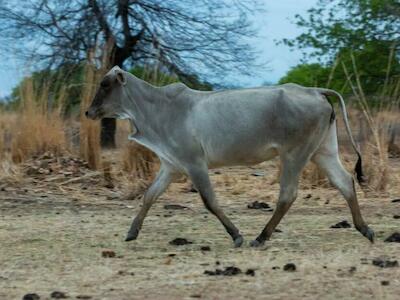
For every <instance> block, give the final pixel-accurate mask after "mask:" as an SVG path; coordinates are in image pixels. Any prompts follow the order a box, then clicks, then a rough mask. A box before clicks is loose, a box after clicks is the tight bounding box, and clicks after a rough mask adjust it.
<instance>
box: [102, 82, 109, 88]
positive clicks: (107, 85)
mask: <svg viewBox="0 0 400 300" xmlns="http://www.w3.org/2000/svg"><path fill="white" fill-rule="evenodd" d="M100 86H101V87H103V88H108V87H109V86H110V83H109V82H108V81H102V82H100Z"/></svg>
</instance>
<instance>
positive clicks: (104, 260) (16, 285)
mask: <svg viewBox="0 0 400 300" xmlns="http://www.w3.org/2000/svg"><path fill="white" fill-rule="evenodd" d="M391 165H392V167H393V170H392V171H393V172H392V174H393V175H391V176H392V180H391V183H390V188H389V191H388V193H386V194H384V195H367V196H366V195H365V194H364V193H363V192H361V191H359V193H358V195H359V198H360V204H361V209H362V212H363V215H364V218H365V219H366V220H367V222H368V223H369V224H370V225H371V227H372V228H373V229H374V230H375V233H376V242H375V244H370V243H369V241H368V240H367V239H365V238H364V237H362V236H361V235H360V234H359V233H358V232H357V231H356V230H355V229H354V228H353V226H352V228H339V229H333V228H330V226H331V225H333V224H336V223H338V222H340V221H342V220H348V221H349V222H350V223H351V218H350V212H349V209H348V208H347V206H346V203H345V201H344V199H343V198H342V197H341V196H340V195H339V193H338V192H337V191H336V190H334V189H331V188H315V189H312V188H311V187H308V186H307V185H306V184H302V188H301V190H300V192H299V196H298V199H297V201H296V202H295V203H294V205H293V206H292V208H291V209H290V211H289V213H288V215H287V216H286V217H285V218H284V219H283V221H282V222H281V224H280V225H279V226H278V228H279V229H280V230H281V231H282V232H277V233H275V234H274V236H273V238H272V239H271V240H270V241H268V242H267V243H266V245H265V246H264V247H262V248H259V249H253V248H250V247H249V245H248V243H249V241H251V240H252V239H254V238H255V237H256V236H257V235H258V234H259V232H260V231H261V229H262V228H263V226H264V225H265V224H266V222H267V220H268V219H269V218H270V217H271V215H272V212H270V211H265V210H256V209H249V208H247V205H248V204H250V203H251V202H253V201H262V202H266V203H268V204H270V205H271V206H272V207H274V206H275V202H276V198H277V195H278V184H271V181H272V180H273V178H274V176H275V173H276V169H275V167H273V164H272V163H264V164H262V165H259V166H256V167H253V168H245V167H241V168H230V169H221V170H217V171H215V170H213V171H210V174H211V177H212V181H213V183H214V185H215V189H216V193H217V196H218V198H219V202H220V204H221V206H222V207H223V209H224V210H225V212H226V214H227V215H228V216H230V217H231V219H232V221H233V222H234V223H235V224H236V225H237V226H238V228H239V229H240V230H241V232H242V233H243V236H244V238H245V244H244V245H243V246H242V247H241V248H238V249H235V248H233V245H232V242H231V240H230V238H229V237H228V235H227V234H226V233H225V231H224V229H223V227H222V226H221V224H220V223H219V222H218V221H217V220H216V219H215V218H214V217H213V216H212V215H210V213H208V212H207V211H206V209H205V208H204V207H203V204H202V203H201V200H200V197H199V196H198V194H197V193H193V192H188V191H187V183H174V184H172V185H171V187H170V188H169V190H168V191H167V192H166V193H165V194H164V195H163V196H162V197H161V198H160V199H159V201H158V202H157V203H156V204H155V205H154V207H153V208H152V209H151V210H150V213H149V215H148V217H147V219H146V220H145V223H144V226H143V229H142V231H141V233H140V235H139V238H138V240H136V241H133V242H129V243H126V242H124V238H125V234H126V232H127V230H128V228H129V225H130V223H131V220H132V217H133V216H134V215H135V213H136V212H137V211H138V209H139V207H140V205H141V201H140V200H131V201H127V200H125V201H122V200H120V198H119V193H118V191H112V190H109V189H106V188H97V187H95V186H93V187H89V188H86V189H79V188H78V189H77V188H76V185H75V187H74V188H69V187H68V186H64V187H63V188H62V189H60V188H56V187H55V185H54V187H52V186H50V185H48V186H46V185H45V184H41V185H40V184H38V183H36V184H30V185H28V186H26V187H20V188H9V187H6V188H2V191H0V299H2V300H3V299H4V300H8V299H22V297H23V296H24V295H25V294H28V293H36V294H37V295H39V296H40V299H51V296H50V295H51V293H52V292H54V291H59V292H62V293H64V294H65V296H66V297H68V298H70V299H192V298H201V299H340V298H341V299H399V295H400V267H399V266H393V267H379V266H376V265H374V264H373V263H372V261H373V260H374V259H377V258H380V259H382V260H388V261H395V260H400V251H399V250H400V244H399V243H385V242H384V239H385V238H386V237H388V236H389V235H390V234H392V233H393V232H395V231H399V230H400V219H396V218H394V216H395V215H400V202H392V201H391V200H393V199H396V198H400V188H399V183H400V182H399V180H398V179H399V178H398V177H396V176H398V174H399V171H400V162H399V161H398V160H397V161H392V162H391ZM254 173H256V175H261V176H254ZM166 204H179V205H182V206H185V207H186V209H180V210H170V209H165V207H164V206H165V205H166ZM175 238H186V239H187V240H189V241H191V242H192V244H188V245H181V246H175V245H171V244H169V242H170V241H171V240H173V239H175ZM205 246H208V247H209V248H210V251H206V250H207V248H203V249H205V250H201V248H202V247H205ZM104 250H110V251H111V253H112V252H114V253H115V257H103V256H102V253H103V251H104ZM288 263H293V264H295V266H296V270H295V271H285V270H284V266H285V265H286V264H288ZM394 264H395V263H394ZM230 266H234V267H237V268H240V269H241V271H242V273H240V274H237V275H234V276H223V275H219V276H211V275H207V274H205V273H204V272H205V271H215V270H216V269H221V270H224V269H225V268H226V267H230ZM249 269H252V270H254V276H251V274H250V275H249V274H246V272H247V271H248V270H249ZM250 273H251V271H250ZM53 296H54V295H53ZM55 296H57V295H55ZM61 296H62V295H61Z"/></svg>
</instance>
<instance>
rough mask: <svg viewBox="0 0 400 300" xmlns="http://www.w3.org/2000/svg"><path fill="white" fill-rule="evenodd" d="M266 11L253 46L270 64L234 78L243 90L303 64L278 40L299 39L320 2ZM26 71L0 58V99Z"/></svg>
mask: <svg viewBox="0 0 400 300" xmlns="http://www.w3.org/2000/svg"><path fill="white" fill-rule="evenodd" d="M262 1H264V3H265V10H266V11H265V12H263V13H262V14H261V13H260V14H258V15H257V16H256V17H255V19H254V24H255V26H256V28H257V29H258V30H259V34H258V37H257V38H253V39H251V43H252V44H253V45H254V47H255V48H256V49H258V50H259V51H260V61H263V62H265V61H266V62H267V67H266V69H265V70H263V71H261V72H259V73H258V74H257V75H256V76H254V77H244V76H241V75H240V74H237V76H235V75H234V74H233V75H232V76H231V77H232V81H235V82H232V85H237V86H242V87H252V86H259V85H262V84H264V83H266V82H267V83H271V84H274V83H277V82H278V80H279V79H280V78H281V77H282V76H284V75H285V74H286V72H287V71H288V70H289V69H290V68H291V67H293V66H295V65H297V64H298V63H300V59H301V58H302V51H301V50H292V51H291V50H290V49H289V48H288V47H287V46H285V45H277V44H276V41H279V40H282V39H283V38H292V37H296V36H297V35H299V34H300V33H301V30H300V29H299V28H297V27H296V25H294V24H293V23H294V16H295V15H296V14H301V15H304V14H305V13H306V11H307V9H309V8H311V7H313V6H314V5H315V4H316V2H317V0H278V1H277V0H262ZM26 70H27V68H26V67H25V66H24V65H21V62H18V61H17V59H16V58H15V57H13V56H12V54H10V55H9V57H6V58H4V57H3V58H1V57H0V98H2V97H5V96H7V95H9V94H10V93H11V90H12V88H13V87H14V86H16V85H17V84H18V82H19V81H20V80H21V78H22V77H23V76H24V75H26V72H27V71H26Z"/></svg>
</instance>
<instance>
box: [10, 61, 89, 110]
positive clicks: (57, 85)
mask: <svg viewBox="0 0 400 300" xmlns="http://www.w3.org/2000/svg"><path fill="white" fill-rule="evenodd" d="M83 80H84V66H83V65H64V66H62V67H60V68H58V69H56V70H48V69H45V70H40V71H36V72H33V73H32V74H31V75H30V76H29V77H26V78H24V79H23V80H22V81H21V82H20V83H19V84H18V86H16V87H15V88H14V89H13V91H12V94H11V101H10V102H9V106H10V107H11V108H17V107H18V105H19V103H20V100H21V92H22V87H23V86H24V85H25V84H27V83H28V81H31V82H32V85H33V92H34V91H36V92H38V93H41V92H42V90H43V89H47V90H48V95H49V105H50V106H51V105H55V104H56V103H54V101H55V100H56V99H59V98H60V97H59V96H60V94H61V93H65V95H66V99H65V103H64V112H65V114H67V115H69V114H71V113H74V112H75V111H76V110H77V108H78V107H79V102H80V97H81V91H82V87H83Z"/></svg>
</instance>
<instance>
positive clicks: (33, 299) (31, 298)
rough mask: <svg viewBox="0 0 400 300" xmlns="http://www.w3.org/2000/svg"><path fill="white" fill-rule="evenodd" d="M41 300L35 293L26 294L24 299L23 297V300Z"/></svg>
mask: <svg viewBox="0 0 400 300" xmlns="http://www.w3.org/2000/svg"><path fill="white" fill-rule="evenodd" d="M39 299H40V297H39V295H38V294H35V293H30V294H26V295H25V296H24V297H22V300H39Z"/></svg>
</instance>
